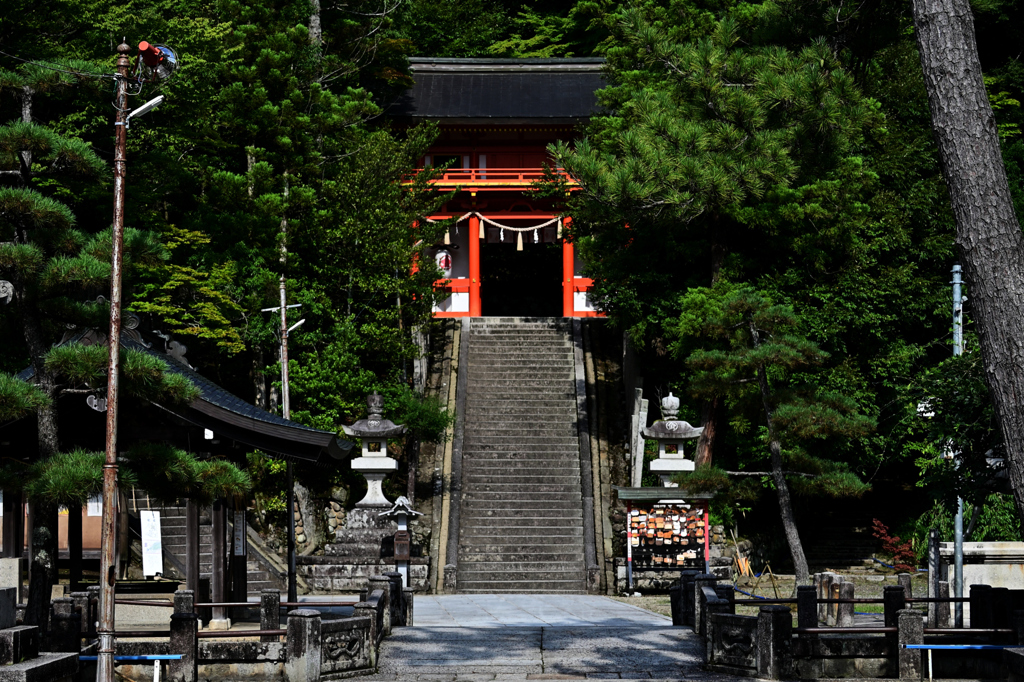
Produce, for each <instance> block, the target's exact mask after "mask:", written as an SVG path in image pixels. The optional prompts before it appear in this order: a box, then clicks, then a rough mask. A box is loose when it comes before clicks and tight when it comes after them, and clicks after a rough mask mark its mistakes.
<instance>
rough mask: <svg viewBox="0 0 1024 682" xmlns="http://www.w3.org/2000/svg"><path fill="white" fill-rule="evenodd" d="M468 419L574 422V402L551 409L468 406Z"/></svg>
mask: <svg viewBox="0 0 1024 682" xmlns="http://www.w3.org/2000/svg"><path fill="white" fill-rule="evenodd" d="M465 414H466V418H468V419H480V420H483V419H494V420H515V421H525V420H529V419H537V420H544V421H547V420H555V419H571V420H572V421H573V422H575V421H576V405H575V401H568V400H566V401H564V402H563V404H561V405H554V406H551V407H537V406H533V405H525V406H512V405H509V406H507V407H498V406H493V407H491V406H488V407H482V406H479V405H470V406H468V407H467V408H466V412H465Z"/></svg>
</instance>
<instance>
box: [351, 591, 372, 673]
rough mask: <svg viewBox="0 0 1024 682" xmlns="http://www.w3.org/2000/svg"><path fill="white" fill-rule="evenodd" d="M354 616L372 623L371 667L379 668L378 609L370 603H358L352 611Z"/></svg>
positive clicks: (370, 643)
mask: <svg viewBox="0 0 1024 682" xmlns="http://www.w3.org/2000/svg"><path fill="white" fill-rule="evenodd" d="M352 615H353V616H358V617H362V618H367V619H369V621H370V642H369V645H368V646H369V654H370V667H371V668H373V669H376V668H377V609H376V608H374V606H373V604H371V603H370V602H368V601H361V602H359V603H357V604H356V605H355V606H354V607H353V609H352Z"/></svg>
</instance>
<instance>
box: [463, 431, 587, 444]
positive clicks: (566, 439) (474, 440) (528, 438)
mask: <svg viewBox="0 0 1024 682" xmlns="http://www.w3.org/2000/svg"><path fill="white" fill-rule="evenodd" d="M478 443H479V444H481V445H487V446H491V445H498V444H501V443H520V444H522V445H524V446H525V445H547V446H552V445H555V446H557V445H576V444H577V443H578V439H577V437H576V436H533V435H529V434H524V433H514V432H513V433H508V434H490V435H477V434H475V433H474V434H473V435H472V436H467V437H466V442H465V444H464V447H472V446H473V445H476V444H478Z"/></svg>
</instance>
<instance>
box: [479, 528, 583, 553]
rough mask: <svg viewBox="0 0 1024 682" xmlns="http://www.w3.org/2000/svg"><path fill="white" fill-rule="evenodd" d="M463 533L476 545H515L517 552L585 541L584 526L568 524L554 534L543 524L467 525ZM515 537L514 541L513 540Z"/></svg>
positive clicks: (564, 545)
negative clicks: (542, 546) (547, 545)
mask: <svg viewBox="0 0 1024 682" xmlns="http://www.w3.org/2000/svg"><path fill="white" fill-rule="evenodd" d="M459 532H460V533H461V534H462V541H463V542H470V543H472V544H475V545H481V544H486V545H492V546H498V545H504V546H508V547H514V548H515V549H516V551H517V552H532V551H537V549H536V547H537V546H538V545H546V544H552V543H554V542H556V541H557V542H558V543H559V544H557V545H554V546H556V547H563V549H562V550H556V551H566V550H565V549H564V548H565V547H566V546H568V545H575V544H576V543H578V542H583V539H582V538H583V527H582V525H581V526H567V527H565V528H559V529H558V533H557V534H556V535H553V534H552V533H551V532H550V529H547V528H544V527H541V526H523V527H521V528H513V529H507V528H506V529H500V528H498V527H497V526H467V527H465V528H462V529H461V530H460V531H459ZM513 538H514V541H513Z"/></svg>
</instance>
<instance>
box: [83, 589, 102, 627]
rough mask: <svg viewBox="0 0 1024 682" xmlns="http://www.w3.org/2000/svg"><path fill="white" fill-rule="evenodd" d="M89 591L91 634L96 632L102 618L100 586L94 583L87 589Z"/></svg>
mask: <svg viewBox="0 0 1024 682" xmlns="http://www.w3.org/2000/svg"><path fill="white" fill-rule="evenodd" d="M85 591H86V592H88V593H89V630H88V632H89V636H94V635H95V634H96V628H97V627H98V625H99V620H100V586H99V585H93V586H92V587H88V588H86V590H85Z"/></svg>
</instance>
